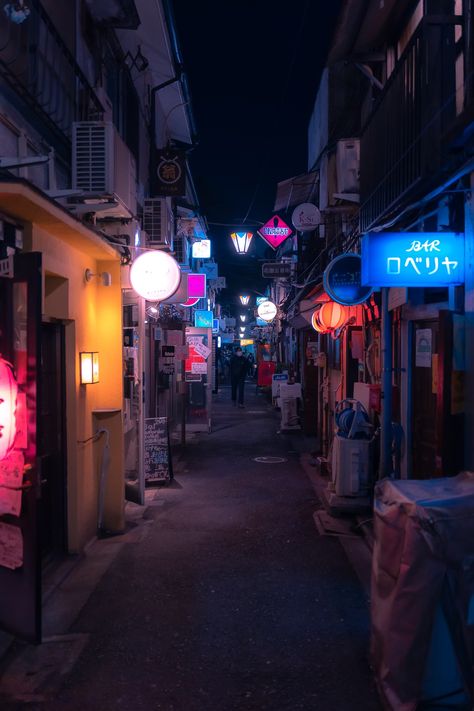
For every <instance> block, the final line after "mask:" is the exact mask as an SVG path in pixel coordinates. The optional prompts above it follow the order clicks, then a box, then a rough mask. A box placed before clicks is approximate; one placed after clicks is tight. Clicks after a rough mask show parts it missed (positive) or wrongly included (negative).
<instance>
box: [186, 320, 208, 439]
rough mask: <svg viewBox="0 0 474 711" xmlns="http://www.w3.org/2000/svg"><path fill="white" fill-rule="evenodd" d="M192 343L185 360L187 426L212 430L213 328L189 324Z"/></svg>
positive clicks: (187, 333)
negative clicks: (192, 326) (194, 326)
mask: <svg viewBox="0 0 474 711" xmlns="http://www.w3.org/2000/svg"><path fill="white" fill-rule="evenodd" d="M186 344H187V345H188V347H189V353H188V357H187V358H186V361H185V380H186V382H187V383H188V387H187V397H188V400H187V408H186V429H187V430H189V431H190V432H210V429H211V393H210V388H211V387H212V363H213V357H212V331H211V329H210V328H187V329H186Z"/></svg>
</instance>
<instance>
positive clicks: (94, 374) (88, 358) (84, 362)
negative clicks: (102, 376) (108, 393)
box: [79, 351, 99, 385]
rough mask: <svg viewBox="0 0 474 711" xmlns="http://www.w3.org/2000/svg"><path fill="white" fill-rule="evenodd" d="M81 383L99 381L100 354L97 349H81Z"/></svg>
mask: <svg viewBox="0 0 474 711" xmlns="http://www.w3.org/2000/svg"><path fill="white" fill-rule="evenodd" d="M79 359H80V366H81V385H90V384H91V383H98V382H99V354H98V352H97V351H81V352H80V353H79Z"/></svg>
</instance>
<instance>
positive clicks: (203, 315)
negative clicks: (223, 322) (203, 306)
mask: <svg viewBox="0 0 474 711" xmlns="http://www.w3.org/2000/svg"><path fill="white" fill-rule="evenodd" d="M213 321H214V314H213V313H212V311H201V310H200V309H199V310H198V311H196V312H195V314H194V325H195V326H196V328H212V326H213V323H212V322H213Z"/></svg>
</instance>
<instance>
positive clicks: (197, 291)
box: [188, 274, 206, 299]
mask: <svg viewBox="0 0 474 711" xmlns="http://www.w3.org/2000/svg"><path fill="white" fill-rule="evenodd" d="M188 296H189V297H192V298H198V299H204V297H205V296H206V275H205V274H188Z"/></svg>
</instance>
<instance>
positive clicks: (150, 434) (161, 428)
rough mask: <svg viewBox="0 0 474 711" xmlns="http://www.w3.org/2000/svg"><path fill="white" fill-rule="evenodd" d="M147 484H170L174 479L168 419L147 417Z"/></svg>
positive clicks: (145, 441) (145, 462)
mask: <svg viewBox="0 0 474 711" xmlns="http://www.w3.org/2000/svg"><path fill="white" fill-rule="evenodd" d="M144 447H145V449H144V452H145V453H144V471H145V483H146V484H154V483H168V482H169V481H171V479H172V478H173V464H172V459H171V448H170V438H169V432H168V418H167V417H146V418H145V428H144Z"/></svg>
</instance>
